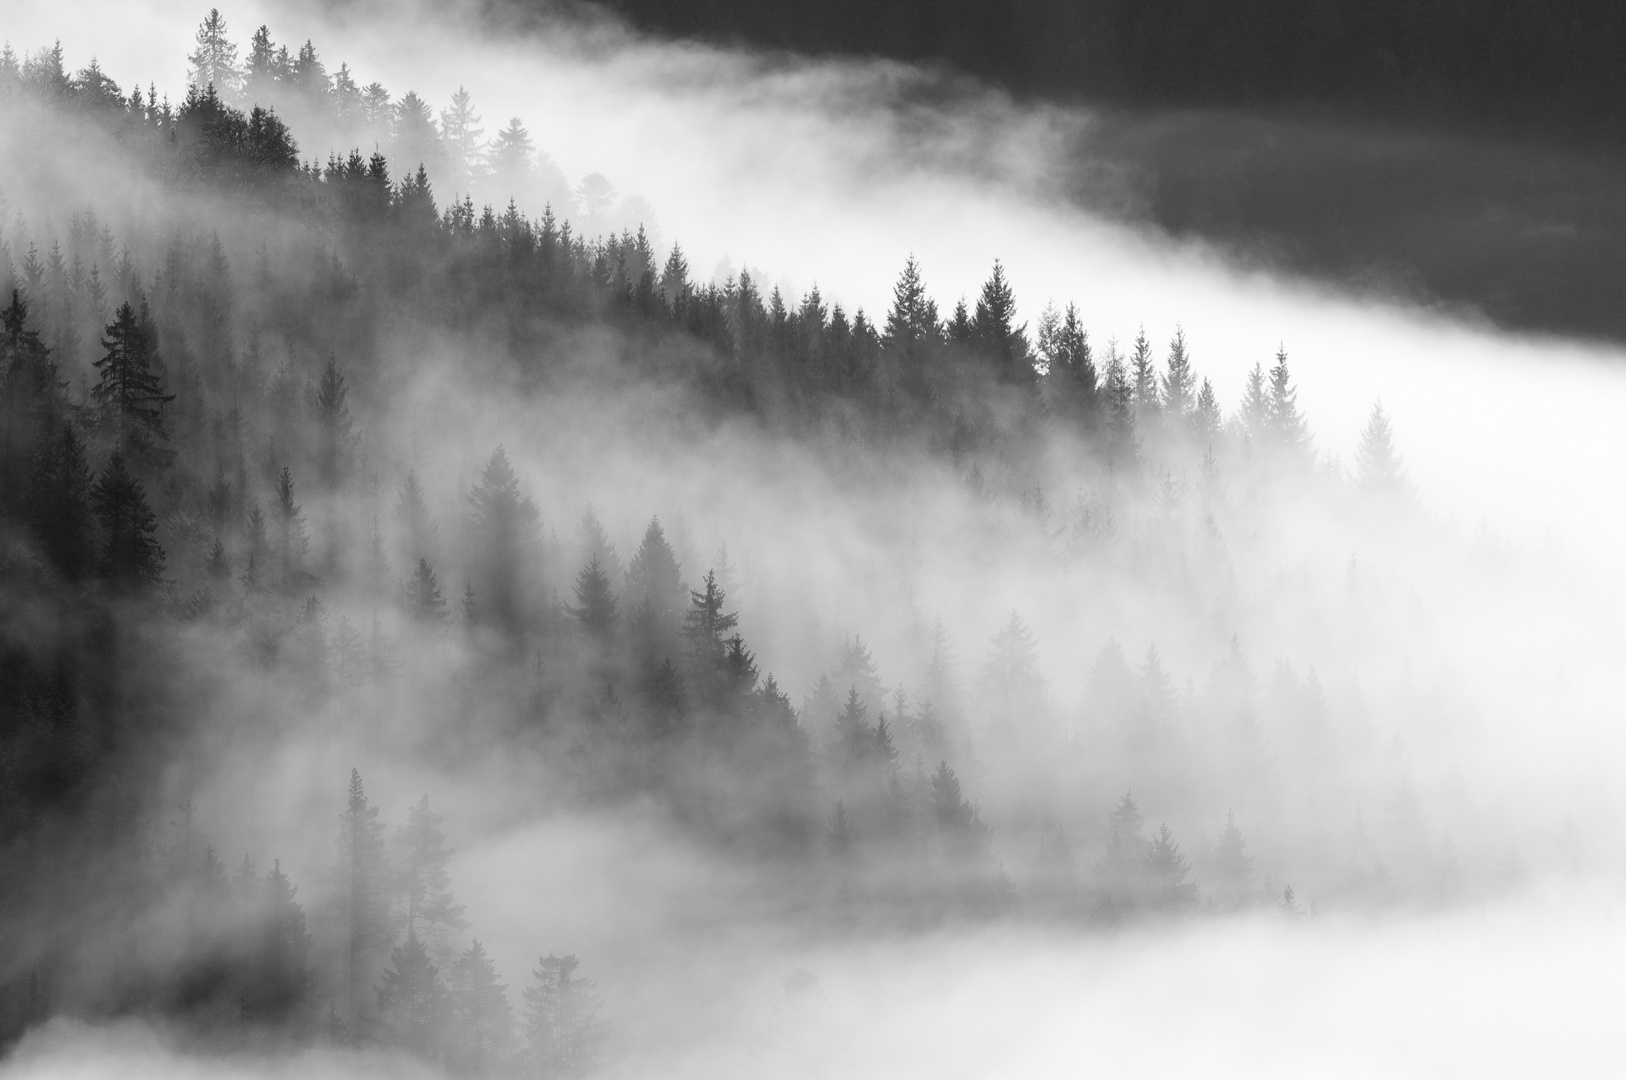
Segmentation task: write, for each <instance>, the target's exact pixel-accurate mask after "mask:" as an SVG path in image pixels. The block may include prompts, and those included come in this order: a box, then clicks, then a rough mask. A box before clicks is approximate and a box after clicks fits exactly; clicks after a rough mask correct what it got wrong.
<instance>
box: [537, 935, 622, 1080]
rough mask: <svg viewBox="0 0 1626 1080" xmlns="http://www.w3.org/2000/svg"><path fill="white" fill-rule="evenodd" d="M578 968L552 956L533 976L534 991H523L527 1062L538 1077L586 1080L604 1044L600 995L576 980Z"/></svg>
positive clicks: (587, 983)
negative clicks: (599, 1017)
mask: <svg viewBox="0 0 1626 1080" xmlns="http://www.w3.org/2000/svg"><path fill="white" fill-rule="evenodd" d="M578 966H579V964H578V961H577V960H576V958H575V957H574V956H554V955H552V954H551V953H550V954H549V955H547V956H544V957H542V958H541V959H539V960H538V961H537V964H536V967H535V968H533V969H532V971H531V977H532V978H533V979H535V980H536V982H535V985H533V986H528V987H526V988H525V991H524V997H525V1042H526V1056H527V1058H528V1059H529V1060H528V1063H529V1065H530V1067H531V1068H532V1069H534V1070H535V1071H536V1072H537V1073H538V1074H540V1075H543V1076H563V1077H579V1076H585V1075H586V1074H587V1072H588V1070H589V1069H591V1068H592V1066H593V1061H594V1058H595V1056H596V1054H597V1052H598V1045H599V1043H600V1042H602V1041H603V1039H604V1035H605V1033H606V1030H607V1029H606V1026H605V1025H604V1024H602V1023H600V1022H599V1020H598V1011H599V999H598V991H597V989H596V988H595V987H594V985H593V982H592V981H591V980H590V979H583V978H578V977H576V974H575V972H576V968H577V967H578Z"/></svg>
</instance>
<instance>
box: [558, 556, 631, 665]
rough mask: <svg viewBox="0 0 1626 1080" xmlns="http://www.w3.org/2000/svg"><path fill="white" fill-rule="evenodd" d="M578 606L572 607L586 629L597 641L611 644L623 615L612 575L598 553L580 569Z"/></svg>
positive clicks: (577, 573)
mask: <svg viewBox="0 0 1626 1080" xmlns="http://www.w3.org/2000/svg"><path fill="white" fill-rule="evenodd" d="M575 591H576V604H577V606H576V607H573V608H570V609H569V610H570V614H571V615H573V616H575V618H576V621H577V622H578V623H579V624H580V625H581V628H582V630H583V632H585V633H586V634H587V636H588V637H589V638H591V639H593V640H594V641H597V642H599V643H601V644H607V643H609V642H611V641H613V640H614V639H615V632H616V625H617V622H618V621H619V614H618V612H617V611H616V599H615V593H614V592H613V591H612V590H611V588H610V578H609V575H607V574H606V573H605V572H604V569H603V567H601V566H600V565H599V558H598V556H597V555H594V556H593V557H592V559H591V561H589V562H588V564H587V565H586V566H584V567H582V568H581V569H580V570H579V571H577V572H576V589H575Z"/></svg>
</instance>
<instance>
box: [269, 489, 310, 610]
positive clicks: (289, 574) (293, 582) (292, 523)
mask: <svg viewBox="0 0 1626 1080" xmlns="http://www.w3.org/2000/svg"><path fill="white" fill-rule="evenodd" d="M276 530H277V532H276V540H277V543H276V551H275V553H274V554H275V555H276V559H277V573H278V575H279V580H280V581H281V583H282V587H283V588H284V589H294V588H298V587H299V586H300V585H302V584H303V576H304V566H305V553H306V551H308V550H309V549H310V535H309V534H308V533H307V532H306V531H305V514H304V511H303V510H301V509H300V506H299V504H298V503H296V502H294V474H293V473H292V472H290V471H289V469H288V466H286V465H284V466H283V467H282V469H281V471H279V472H278V473H277V505H276Z"/></svg>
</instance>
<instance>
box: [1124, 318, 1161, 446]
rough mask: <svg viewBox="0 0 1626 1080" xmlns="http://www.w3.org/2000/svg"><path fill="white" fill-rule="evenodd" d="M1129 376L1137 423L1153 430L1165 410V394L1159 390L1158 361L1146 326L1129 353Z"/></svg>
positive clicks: (1141, 428)
mask: <svg viewBox="0 0 1626 1080" xmlns="http://www.w3.org/2000/svg"><path fill="white" fill-rule="evenodd" d="M1129 378H1130V380H1131V387H1132V391H1133V401H1134V407H1135V423H1136V424H1137V425H1138V426H1139V428H1140V430H1141V431H1143V432H1144V431H1151V430H1152V429H1153V425H1154V424H1155V422H1156V420H1157V418H1158V416H1159V415H1161V413H1162V412H1163V395H1162V393H1161V392H1160V391H1159V390H1158V385H1157V383H1158V379H1157V361H1156V360H1155V359H1154V358H1153V356H1152V343H1151V342H1150V341H1148V340H1146V328H1145V327H1144V326H1143V327H1141V329H1140V333H1138V334H1136V335H1135V345H1134V351H1133V352H1131V353H1130V354H1129Z"/></svg>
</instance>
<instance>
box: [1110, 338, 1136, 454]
mask: <svg viewBox="0 0 1626 1080" xmlns="http://www.w3.org/2000/svg"><path fill="white" fill-rule="evenodd" d="M1102 391H1103V393H1102V397H1103V399H1104V400H1103V402H1102V405H1103V408H1104V410H1105V413H1106V416H1105V419H1106V452H1107V459H1108V461H1109V462H1111V464H1112V465H1113V466H1114V467H1115V468H1118V469H1128V468H1131V467H1133V465H1134V463H1135V460H1136V458H1137V456H1138V455H1139V452H1140V439H1139V436H1138V435H1137V434H1136V423H1135V386H1134V384H1133V383H1131V382H1130V381H1129V372H1128V369H1127V368H1125V367H1124V362H1123V357H1122V356H1121V355H1119V353H1118V344H1117V342H1115V341H1114V342H1109V343H1108V345H1107V364H1106V375H1105V379H1104V383H1103V386H1102Z"/></svg>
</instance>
